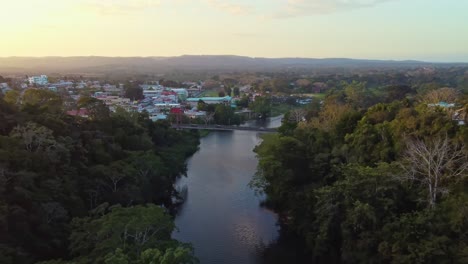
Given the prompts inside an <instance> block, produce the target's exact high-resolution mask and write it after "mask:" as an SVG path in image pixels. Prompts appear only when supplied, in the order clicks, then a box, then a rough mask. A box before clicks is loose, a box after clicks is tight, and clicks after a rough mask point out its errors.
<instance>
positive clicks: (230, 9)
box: [205, 0, 253, 15]
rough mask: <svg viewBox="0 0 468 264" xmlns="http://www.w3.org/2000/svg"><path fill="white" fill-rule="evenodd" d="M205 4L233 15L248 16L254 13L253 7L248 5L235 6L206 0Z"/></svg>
mask: <svg viewBox="0 0 468 264" xmlns="http://www.w3.org/2000/svg"><path fill="white" fill-rule="evenodd" d="M205 2H206V3H207V4H208V5H209V6H211V7H213V8H216V9H218V10H220V11H223V12H226V13H229V14H232V15H248V14H250V13H252V12H253V10H252V7H251V6H248V5H243V4H234V3H231V2H226V1H223V0H205Z"/></svg>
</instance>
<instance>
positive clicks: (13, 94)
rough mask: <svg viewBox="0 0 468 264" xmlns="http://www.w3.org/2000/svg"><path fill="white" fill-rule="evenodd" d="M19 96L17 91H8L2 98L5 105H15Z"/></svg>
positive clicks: (18, 100)
mask: <svg viewBox="0 0 468 264" xmlns="http://www.w3.org/2000/svg"><path fill="white" fill-rule="evenodd" d="M20 98H21V94H20V92H18V91H17V90H10V91H8V92H6V93H5V96H4V97H3V100H4V101H5V102H6V103H9V104H12V105H15V104H17V103H19V102H20Z"/></svg>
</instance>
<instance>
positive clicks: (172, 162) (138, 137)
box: [0, 89, 199, 263]
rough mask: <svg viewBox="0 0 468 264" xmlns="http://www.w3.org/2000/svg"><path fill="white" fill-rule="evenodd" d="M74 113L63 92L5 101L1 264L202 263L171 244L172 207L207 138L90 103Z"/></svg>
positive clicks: (1, 114) (35, 92)
mask: <svg viewBox="0 0 468 264" xmlns="http://www.w3.org/2000/svg"><path fill="white" fill-rule="evenodd" d="M78 103H79V104H81V106H86V107H88V109H89V110H90V117H89V118H87V119H85V118H80V117H72V116H68V115H66V114H65V112H64V104H63V102H62V100H61V98H60V96H58V95H57V94H56V93H54V92H50V91H46V90H39V89H29V90H27V91H26V92H24V93H22V94H21V93H18V92H16V91H10V92H8V93H7V94H6V95H5V96H4V97H3V98H2V99H1V100H0V211H1V213H0V222H1V225H0V226H1V227H0V228H1V231H0V262H1V263H35V262H37V261H45V260H50V259H63V260H64V261H60V260H57V261H49V262H47V263H68V262H67V261H68V260H71V259H73V260H72V261H71V262H70V263H163V260H164V261H166V262H164V263H192V262H194V261H195V259H194V257H193V251H192V248H191V247H190V246H189V245H184V244H181V243H179V242H177V241H175V240H173V239H171V232H172V231H173V230H174V228H175V227H174V222H173V219H172V217H171V216H170V214H168V210H167V209H166V208H170V207H171V204H172V200H173V198H174V197H177V195H178V194H177V192H176V190H175V189H174V182H175V180H176V178H177V177H179V175H181V174H183V173H185V170H186V167H185V166H186V165H185V159H186V158H187V157H188V156H189V155H191V154H192V153H194V152H195V151H196V150H197V146H198V140H199V136H198V134H197V133H193V132H183V131H176V130H173V129H171V128H170V124H169V123H167V122H157V123H155V122H152V121H151V120H150V119H149V118H148V116H147V115H145V114H139V113H130V112H126V111H123V110H120V109H118V110H117V111H116V112H115V113H111V112H109V110H108V109H107V107H106V106H105V105H104V104H103V103H102V102H101V101H98V100H96V99H93V98H82V99H81V100H80V102H78Z"/></svg>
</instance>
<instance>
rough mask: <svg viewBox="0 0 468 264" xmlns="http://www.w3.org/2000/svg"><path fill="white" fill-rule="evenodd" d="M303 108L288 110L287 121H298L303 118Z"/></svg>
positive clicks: (304, 112)
mask: <svg viewBox="0 0 468 264" xmlns="http://www.w3.org/2000/svg"><path fill="white" fill-rule="evenodd" d="M305 115H306V111H305V109H293V110H291V111H289V121H290V122H295V123H299V122H301V121H304V120H305Z"/></svg>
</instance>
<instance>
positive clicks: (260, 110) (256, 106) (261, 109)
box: [250, 96, 271, 119]
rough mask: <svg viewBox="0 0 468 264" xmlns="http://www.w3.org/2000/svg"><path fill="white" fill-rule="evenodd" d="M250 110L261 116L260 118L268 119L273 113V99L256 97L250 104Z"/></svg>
mask: <svg viewBox="0 0 468 264" xmlns="http://www.w3.org/2000/svg"><path fill="white" fill-rule="evenodd" d="M250 109H251V110H252V111H254V112H255V113H257V114H259V115H260V118H262V119H266V118H267V117H268V116H269V115H270V111H271V99H270V98H269V97H260V96H258V97H256V98H255V101H253V102H252V103H251V104H250Z"/></svg>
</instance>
